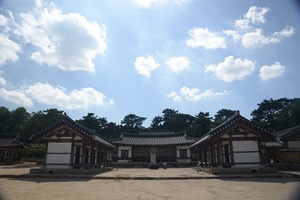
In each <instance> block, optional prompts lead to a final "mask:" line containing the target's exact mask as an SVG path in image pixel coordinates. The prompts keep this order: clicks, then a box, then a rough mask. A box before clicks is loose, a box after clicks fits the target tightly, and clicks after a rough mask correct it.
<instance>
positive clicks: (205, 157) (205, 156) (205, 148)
mask: <svg viewBox="0 0 300 200" xmlns="http://www.w3.org/2000/svg"><path fill="white" fill-rule="evenodd" d="M204 162H205V166H207V147H204Z"/></svg>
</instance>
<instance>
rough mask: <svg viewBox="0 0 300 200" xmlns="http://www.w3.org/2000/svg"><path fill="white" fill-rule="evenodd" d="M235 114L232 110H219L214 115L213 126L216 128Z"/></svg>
mask: <svg viewBox="0 0 300 200" xmlns="http://www.w3.org/2000/svg"><path fill="white" fill-rule="evenodd" d="M234 114H235V111H234V110H230V109H221V110H219V111H218V112H217V113H216V114H215V118H214V125H215V126H218V125H220V124H222V123H223V122H225V121H226V120H228V119H229V118H230V117H232V116H233V115H234Z"/></svg>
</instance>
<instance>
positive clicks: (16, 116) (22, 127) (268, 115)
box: [0, 98, 300, 142]
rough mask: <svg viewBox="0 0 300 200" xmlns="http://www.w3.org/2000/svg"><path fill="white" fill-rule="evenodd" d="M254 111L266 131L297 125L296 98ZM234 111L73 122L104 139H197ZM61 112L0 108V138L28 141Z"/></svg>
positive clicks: (168, 111)
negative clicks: (162, 135) (182, 135)
mask: <svg viewBox="0 0 300 200" xmlns="http://www.w3.org/2000/svg"><path fill="white" fill-rule="evenodd" d="M257 105H258V108H257V109H255V110H254V111H252V112H251V116H252V119H251V121H253V122H254V123H256V124H257V125H259V126H261V127H263V128H265V129H267V130H270V131H279V130H283V129H286V128H289V127H292V126H296V125H299V124H300V99H299V98H294V99H288V98H280V99H276V100H273V99H269V100H263V101H262V102H261V103H259V104H257ZM235 112H236V111H234V110H230V109H221V110H219V111H217V113H216V114H215V115H214V116H213V117H211V116H210V114H209V113H208V112H202V111H200V112H199V113H198V114H197V115H195V116H192V115H190V114H186V113H180V112H179V111H178V110H174V109H170V108H166V109H164V110H163V111H162V113H161V115H157V116H155V117H154V118H153V119H152V121H151V124H150V126H149V127H144V126H143V123H144V121H145V120H146V117H141V116H137V115H135V114H128V115H126V116H125V117H124V118H123V120H121V122H120V124H117V123H116V122H109V121H108V120H107V118H106V117H98V116H97V115H96V114H95V113H87V115H86V116H83V117H82V118H81V119H78V120H77V122H79V123H81V124H83V125H84V126H86V127H88V128H90V129H93V130H95V131H96V132H97V133H99V134H101V135H103V136H105V137H107V138H116V137H120V135H121V133H122V132H130V133H136V134H139V132H140V131H160V130H161V131H174V132H180V131H185V132H186V134H187V136H189V137H197V138H198V137H201V136H202V135H204V134H206V133H207V132H209V131H210V130H211V128H213V127H215V126H218V125H219V124H221V123H223V122H224V121H226V120H228V119H229V118H230V117H231V116H232V115H233V114H234V113H235ZM63 113H64V111H61V110H57V109H56V108H51V109H48V110H44V111H37V112H33V113H28V112H27V111H26V109H25V108H23V107H19V108H16V109H15V110H12V111H10V110H9V109H8V108H5V107H3V106H2V107H0V136H2V137H3V136H10V135H15V134H17V133H19V134H21V137H22V140H23V141H25V142H30V140H29V138H30V136H31V134H33V133H36V132H37V131H39V130H41V129H43V128H45V127H46V126H48V125H49V124H51V123H54V122H55V121H58V120H59V119H61V117H62V116H63Z"/></svg>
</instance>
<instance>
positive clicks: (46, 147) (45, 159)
mask: <svg viewBox="0 0 300 200" xmlns="http://www.w3.org/2000/svg"><path fill="white" fill-rule="evenodd" d="M47 152H48V141H46V144H45V153H44V161H43V166H44V167H45V166H46V162H47Z"/></svg>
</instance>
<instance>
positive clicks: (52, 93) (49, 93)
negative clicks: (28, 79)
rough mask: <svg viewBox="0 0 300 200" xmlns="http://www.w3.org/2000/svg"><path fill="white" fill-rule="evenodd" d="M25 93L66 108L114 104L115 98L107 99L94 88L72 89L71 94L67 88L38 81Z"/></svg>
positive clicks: (45, 102)
mask: <svg viewBox="0 0 300 200" xmlns="http://www.w3.org/2000/svg"><path fill="white" fill-rule="evenodd" d="M25 93H26V94H27V95H28V96H30V97H31V98H33V99H34V100H36V101H37V102H39V103H43V104H46V105H54V106H58V107H60V108H65V109H79V108H88V107H90V106H95V105H96V106H101V105H106V104H114V102H113V100H109V101H106V96H105V95H104V94H102V93H100V92H98V91H96V90H94V89H93V88H82V89H80V90H72V91H71V92H70V93H69V94H67V91H66V89H65V88H62V87H53V86H52V85H50V84H49V83H36V84H34V85H32V86H30V87H28V89H26V90H25Z"/></svg>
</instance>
